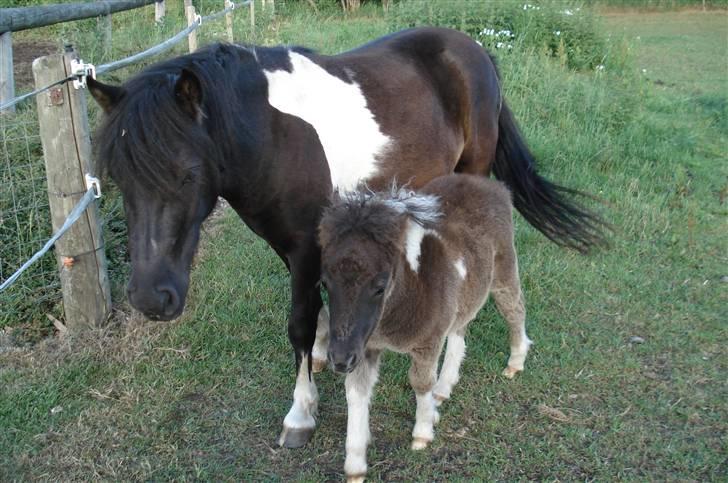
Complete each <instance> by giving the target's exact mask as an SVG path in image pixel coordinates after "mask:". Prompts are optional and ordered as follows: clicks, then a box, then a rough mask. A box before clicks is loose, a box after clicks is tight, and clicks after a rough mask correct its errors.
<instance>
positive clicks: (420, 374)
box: [409, 343, 442, 450]
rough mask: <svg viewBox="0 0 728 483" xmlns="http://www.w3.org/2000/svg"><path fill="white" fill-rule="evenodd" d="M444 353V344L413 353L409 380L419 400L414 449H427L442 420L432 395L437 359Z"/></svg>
mask: <svg viewBox="0 0 728 483" xmlns="http://www.w3.org/2000/svg"><path fill="white" fill-rule="evenodd" d="M441 352H442V343H440V344H439V345H438V347H437V348H436V350H432V351H426V352H419V353H412V354H411V357H412V365H411V366H410V370H409V379H410V384H411V385H412V389H414V391H415V397H416V399H417V411H416V413H415V427H414V428H413V429H412V449H413V450H420V449H424V448H426V447H427V445H428V444H430V442H431V441H432V440H433V439H434V437H435V429H434V427H435V424H437V422H438V421H439V419H440V415H439V414H438V412H437V407H436V405H435V398H434V396H433V395H432V387H433V386H434V385H435V379H436V375H437V359H438V356H439V355H440V353H441Z"/></svg>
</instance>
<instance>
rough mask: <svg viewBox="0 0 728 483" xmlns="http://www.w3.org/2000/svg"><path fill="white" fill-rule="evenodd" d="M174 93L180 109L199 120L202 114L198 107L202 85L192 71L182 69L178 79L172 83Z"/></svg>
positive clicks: (200, 103)
mask: <svg viewBox="0 0 728 483" xmlns="http://www.w3.org/2000/svg"><path fill="white" fill-rule="evenodd" d="M174 95H175V97H176V98H177V103H178V104H179V106H180V107H181V108H182V110H183V111H185V112H186V113H188V114H189V115H190V116H192V117H193V118H194V119H195V120H197V121H199V120H200V115H201V114H202V110H201V109H200V106H201V105H202V86H201V85H200V79H198V78H197V76H196V75H195V74H194V72H192V71H190V70H187V69H182V72H181V73H180V75H179V79H177V83H176V84H175V85H174Z"/></svg>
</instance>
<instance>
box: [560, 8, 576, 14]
mask: <svg viewBox="0 0 728 483" xmlns="http://www.w3.org/2000/svg"><path fill="white" fill-rule="evenodd" d="M561 13H563V14H564V15H574V12H572V11H571V10H569V9H568V8H567V9H566V10H564V11H563V12H561Z"/></svg>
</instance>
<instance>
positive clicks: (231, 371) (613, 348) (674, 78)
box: [0, 9, 728, 481]
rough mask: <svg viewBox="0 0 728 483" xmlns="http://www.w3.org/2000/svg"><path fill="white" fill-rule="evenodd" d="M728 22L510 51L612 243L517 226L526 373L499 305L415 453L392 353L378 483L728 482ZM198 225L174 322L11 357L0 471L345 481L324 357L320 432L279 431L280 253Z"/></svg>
mask: <svg viewBox="0 0 728 483" xmlns="http://www.w3.org/2000/svg"><path fill="white" fill-rule="evenodd" d="M312 22H315V24H316V26H317V28H316V29H310V28H308V29H307V28H305V27H306V26H309V25H311V24H312ZM726 22H728V16H727V15H726V13H725V12H711V13H709V14H707V15H705V14H702V13H697V12H694V13H679V14H677V13H659V14H652V13H650V14H644V13H632V14H628V15H627V14H621V15H609V16H607V17H606V18H605V19H604V21H603V24H604V25H603V28H604V29H605V32H606V33H608V34H609V35H610V40H609V42H610V45H611V47H610V48H611V49H612V50H611V52H614V53H615V54H614V55H617V53H618V54H619V56H620V57H619V58H620V59H622V60H623V62H621V63H620V62H614V63H612V64H610V63H607V64H606V65H607V66H608V68H607V69H605V70H604V71H582V72H575V71H571V70H568V69H566V68H564V67H562V63H561V62H559V61H558V59H551V58H546V57H545V56H544V55H542V53H540V52H538V51H534V50H524V51H516V50H517V49H514V51H513V52H510V53H507V54H500V55H499V58H500V70H501V73H502V76H503V86H504V89H505V90H506V95H507V98H508V100H509V102H510V104H511V106H512V108H513V110H514V112H515V113H516V116H517V118H518V119H519V121H520V123H521V125H522V127H523V130H524V133H525V135H526V137H527V139H528V140H529V142H530V144H531V146H532V148H533V150H534V152H535V153H536V155H537V157H538V158H539V159H541V160H542V161H541V166H540V169H541V170H542V172H543V173H545V174H547V175H548V176H549V177H550V178H552V179H554V180H557V181H559V182H561V183H564V184H566V185H569V186H574V187H578V188H580V189H583V190H585V191H587V192H590V193H594V194H595V195H597V196H599V197H600V198H601V199H603V200H604V206H603V207H602V211H603V212H604V213H605V215H606V216H607V218H608V219H609V220H610V221H611V222H612V223H613V224H614V226H615V234H614V236H613V246H612V248H611V249H610V250H608V251H604V252H601V253H596V254H594V255H591V256H588V257H583V256H579V255H577V254H574V253H571V252H567V251H564V250H562V249H559V248H557V247H555V246H553V245H552V244H550V243H549V242H548V241H546V240H545V239H544V238H543V237H542V236H541V235H539V234H538V233H537V232H535V231H534V230H533V229H531V228H530V227H528V226H527V225H526V224H525V223H523V220H521V219H520V218H519V219H518V220H517V232H518V234H517V249H518V251H519V256H520V267H521V274H522V279H523V283H524V290H525V296H526V302H527V308H528V327H529V329H528V330H529V335H530V336H531V338H532V339H533V340H534V341H535V345H534V347H533V349H532V351H531V353H530V354H529V359H528V360H527V362H526V372H525V373H523V374H522V375H521V376H519V377H518V378H517V379H516V380H514V381H507V380H504V379H503V378H501V377H500V376H499V374H500V370H501V369H502V368H503V365H504V364H505V360H506V357H507V348H508V344H507V335H506V329H505V326H504V322H503V321H502V319H501V318H500V316H499V315H498V314H497V313H496V311H495V310H494V309H493V307H492V305H491V304H488V306H487V307H486V309H484V310H483V311H482V313H481V314H480V316H479V317H478V320H477V321H475V322H474V323H473V324H472V325H471V330H470V333H469V335H468V337H467V339H466V340H467V342H468V346H469V348H468V356H467V357H466V359H465V362H464V366H463V370H462V378H461V382H460V384H459V385H458V386H457V387H456V389H455V391H454V393H453V398H452V399H451V400H450V401H448V402H447V403H446V404H445V405H444V406H443V407H442V409H441V416H442V418H441V422H440V423H439V425H438V426H437V428H436V439H435V441H434V443H433V445H432V447H431V448H430V449H428V450H427V451H424V452H420V453H416V454H415V453H412V452H411V451H410V450H409V449H408V448H409V439H410V432H411V427H412V424H413V419H414V397H413V395H412V392H411V390H410V388H409V386H408V383H407V376H406V371H407V367H408V363H407V361H406V359H405V358H403V357H401V356H397V355H391V354H390V355H386V356H385V358H384V364H383V367H382V375H381V379H380V383H379V385H378V386H377V388H376V390H375V398H374V401H373V406H372V413H371V414H372V433H373V443H372V445H371V446H370V450H369V455H368V459H369V463H370V476H371V477H372V479H376V480H413V479H415V480H418V481H432V480H448V481H449V480H455V481H467V480H503V481H511V480H524V479H538V480H561V481H563V480H614V479H619V480H632V479H638V480H668V481H677V480H681V481H682V480H691V481H695V480H699V481H703V480H705V481H708V480H712V481H721V480H723V481H724V480H725V478H726V477H727V476H728V464H727V462H726V454H728V440H727V439H726V438H727V436H726V435H727V434H728V423H727V422H726V421H728V410H727V407H726V400H727V398H728V384H727V381H726V376H725V375H726V370H728V359H727V358H726V354H725V341H726V336H727V335H728V334H727V333H726V332H727V330H726V324H725V323H726V319H727V315H728V314H727V313H726V309H725V307H726V302H728V300H727V297H726V291H727V290H728V283H726V280H727V279H726V276H727V275H728V268H726V267H728V264H727V263H726V262H728V260H727V259H726V258H727V257H726V250H725V247H726V246H728V236H727V233H728V230H726V228H728V226H726V215H727V214H728V210H726V205H725V198H726V197H727V196H728V167H727V165H726V162H725V156H726V153H728V124H727V123H728V121H726V119H728V112H727V110H728V89H726V82H727V81H728V73H727V72H726V62H725V61H726V56H727V54H728V53H727V52H726V47H725V46H726V45H728V44H727V38H726V35H727V31H726V29H725V25H726ZM389 28H390V24H389V23H388V22H387V21H386V20H384V19H382V18H381V16H379V14H377V13H376V12H374V10H370V9H364V10H363V11H362V12H361V13H360V15H358V16H356V17H355V18H349V19H344V18H342V17H341V16H340V15H336V14H333V13H331V12H322V13H321V15H320V16H318V17H317V16H314V15H313V14H311V13H305V14H304V13H300V14H295V15H294V14H291V15H290V16H280V17H279V18H278V19H277V20H276V21H274V22H271V23H269V24H268V26H267V27H266V28H265V29H262V30H261V31H260V32H258V33H257V35H258V39H259V40H261V41H263V42H265V43H277V42H291V41H295V42H296V43H301V44H306V45H310V46H312V47H315V48H319V49H321V50H323V51H325V52H332V51H338V50H343V49H345V48H348V47H351V46H354V45H356V44H358V43H361V42H363V41H365V40H368V39H371V38H373V37H375V36H377V35H379V34H382V33H384V32H386V31H388V29H389ZM622 37H624V41H623V40H622ZM638 37H639V39H638ZM678 37H679V41H678V40H676V38H678ZM721 46H722V47H721ZM610 65H614V66H617V65H624V66H625V67H624V68H618V67H614V68H613V69H614V70H613V71H612V70H610V69H612V67H609V66H610ZM642 69H645V70H646V72H643V71H642ZM203 238H204V240H205V241H204V243H203V248H202V249H201V254H200V256H199V257H198V262H197V264H196V268H195V270H194V272H193V275H192V286H191V293H190V297H189V305H188V308H187V311H186V313H185V315H184V316H183V317H182V318H181V319H180V320H178V321H176V322H173V323H168V324H161V323H149V322H144V321H142V320H139V319H138V318H136V317H135V316H130V315H126V313H125V312H124V311H123V310H122V311H121V312H120V314H119V315H118V317H117V322H118V325H115V326H112V327H110V328H108V329H105V330H99V331H95V332H92V333H88V334H84V335H80V336H76V337H71V338H66V339H57V338H56V339H49V340H46V341H44V342H43V343H41V344H39V345H38V346H36V347H35V348H34V349H16V350H6V351H4V352H0V387H2V391H0V480H2V481H8V480H14V479H18V480H21V479H22V480H27V479H42V480H88V479H104V480H167V479H175V480H240V481H247V480H270V481H278V480H285V481H288V480H295V481H321V480H340V479H341V478H342V471H343V461H344V431H345V423H346V404H345V398H344V391H343V380H342V379H341V378H339V377H336V376H334V375H333V374H332V373H330V372H325V373H323V374H321V375H320V376H319V377H317V383H318V386H319V392H320V395H321V402H320V408H319V412H320V418H319V425H318V429H317V433H316V435H315V436H314V439H313V441H312V442H311V443H310V444H309V445H308V446H307V447H305V448H303V449H301V450H282V449H278V448H277V447H275V445H274V442H275V439H276V437H277V435H278V431H279V429H280V424H281V422H282V419H283V417H284V415H285V413H286V411H287V410H288V407H289V404H290V398H291V396H292V390H293V367H292V366H293V358H292V354H291V351H290V349H289V346H288V342H287V338H286V334H285V326H286V322H285V321H286V318H287V313H288V303H289V295H288V288H287V285H288V275H287V273H286V272H285V269H284V267H283V265H282V263H281V262H280V261H279V260H278V258H277V257H276V256H275V255H274V254H273V252H272V250H270V249H269V248H267V247H266V245H265V244H264V243H263V242H262V241H261V240H259V239H258V238H256V237H255V236H254V235H252V234H251V233H250V232H249V231H248V230H247V229H245V228H244V227H243V226H242V224H241V223H240V222H239V221H238V220H237V219H236V218H235V216H234V214H233V213H231V212H227V211H225V212H223V214H222V215H221V217H220V218H218V219H217V220H216V221H215V222H213V223H212V224H210V225H209V226H208V227H207V228H206V233H205V236H204V237H203ZM634 337H640V338H641V339H634Z"/></svg>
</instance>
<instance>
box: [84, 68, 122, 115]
mask: <svg viewBox="0 0 728 483" xmlns="http://www.w3.org/2000/svg"><path fill="white" fill-rule="evenodd" d="M86 85H87V86H88V90H89V92H90V93H91V96H92V97H93V98H94V99H95V100H96V102H97V103H98V105H99V106H101V109H103V110H104V112H105V113H107V114H108V113H109V112H111V111H112V110H113V109H114V107H116V105H117V104H118V103H119V101H120V100H121V98H122V97H124V94H125V93H126V91H125V90H124V88H123V87H117V86H112V85H110V84H103V83H101V82H99V81H97V80H96V79H94V78H93V77H91V76H89V77H87V78H86Z"/></svg>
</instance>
